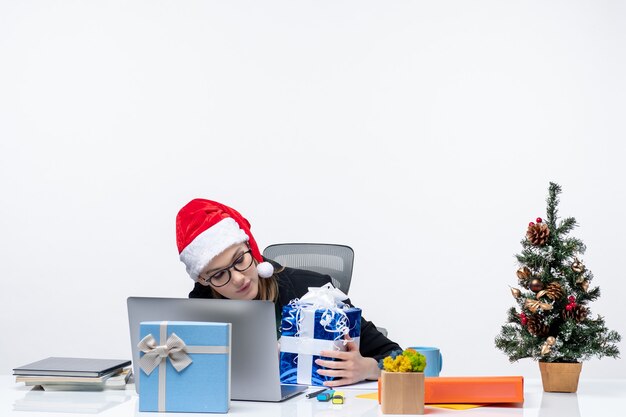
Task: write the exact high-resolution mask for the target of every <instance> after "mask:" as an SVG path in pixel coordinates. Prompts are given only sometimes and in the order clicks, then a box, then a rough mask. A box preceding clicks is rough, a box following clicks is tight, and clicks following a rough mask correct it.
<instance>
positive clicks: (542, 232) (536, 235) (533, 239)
mask: <svg viewBox="0 0 626 417" xmlns="http://www.w3.org/2000/svg"><path fill="white" fill-rule="evenodd" d="M549 236H550V229H549V228H548V225H547V224H545V223H531V224H529V225H528V230H527V231H526V238H527V239H528V240H529V241H530V243H532V244H533V245H535V246H543V245H545V244H546V242H547V241H548V237H549Z"/></svg>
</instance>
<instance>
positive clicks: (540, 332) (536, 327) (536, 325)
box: [526, 316, 550, 337]
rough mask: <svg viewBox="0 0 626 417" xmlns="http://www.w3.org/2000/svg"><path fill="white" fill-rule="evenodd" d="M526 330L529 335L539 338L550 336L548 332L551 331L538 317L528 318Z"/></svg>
mask: <svg viewBox="0 0 626 417" xmlns="http://www.w3.org/2000/svg"><path fill="white" fill-rule="evenodd" d="M526 329H527V330H528V333H530V334H532V335H533V336H538V337H542V336H546V335H547V334H548V331H550V328H549V327H548V325H547V324H546V323H544V321H543V320H542V319H541V318H540V317H537V316H530V317H528V322H527V323H526Z"/></svg>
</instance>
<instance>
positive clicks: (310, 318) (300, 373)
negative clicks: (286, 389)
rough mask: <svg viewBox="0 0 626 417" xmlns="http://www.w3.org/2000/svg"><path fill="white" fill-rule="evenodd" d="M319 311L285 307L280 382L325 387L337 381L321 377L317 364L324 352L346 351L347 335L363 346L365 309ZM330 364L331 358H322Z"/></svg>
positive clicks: (290, 306) (292, 306)
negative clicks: (363, 316)
mask: <svg viewBox="0 0 626 417" xmlns="http://www.w3.org/2000/svg"><path fill="white" fill-rule="evenodd" d="M345 307H347V306H337V307H335V308H315V307H314V306H313V305H309V304H306V303H305V304H299V303H293V302H292V303H290V304H289V305H286V306H284V307H283V310H282V323H281V338H280V380H281V382H282V383H285V384H305V385H323V384H324V381H332V380H333V379H334V377H329V376H324V375H320V374H319V373H318V372H317V371H318V370H319V369H324V368H323V367H321V366H319V365H317V364H316V363H315V360H316V359H318V358H322V357H321V356H319V352H320V351H322V350H344V351H345V350H346V347H345V342H344V340H345V338H344V334H346V333H345V332H347V334H348V336H349V337H350V338H351V339H353V340H354V342H355V343H356V344H357V346H358V344H359V337H360V334H361V309H360V308H355V307H349V308H345ZM322 359H325V360H329V359H330V358H322Z"/></svg>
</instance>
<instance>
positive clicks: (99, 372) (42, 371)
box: [13, 357, 130, 377]
mask: <svg viewBox="0 0 626 417" xmlns="http://www.w3.org/2000/svg"><path fill="white" fill-rule="evenodd" d="M128 365H130V361H129V360H126V359H90V358H62V357H50V358H46V359H42V360H40V361H37V362H33V363H29V364H28V365H24V366H20V367H18V368H13V375H46V376H77V377H102V376H105V375H107V374H112V373H114V372H116V371H119V370H120V369H122V368H123V367H125V366H128Z"/></svg>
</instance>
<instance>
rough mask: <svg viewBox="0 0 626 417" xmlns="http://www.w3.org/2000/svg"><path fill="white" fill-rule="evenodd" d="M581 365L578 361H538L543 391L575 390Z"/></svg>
mask: <svg viewBox="0 0 626 417" xmlns="http://www.w3.org/2000/svg"><path fill="white" fill-rule="evenodd" d="M582 367H583V364H582V363H580V362H574V363H562V362H542V361H539V370H540V371H541V382H542V383H543V390H544V391H545V392H576V390H578V377H579V376H580V371H581V370H582Z"/></svg>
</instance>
